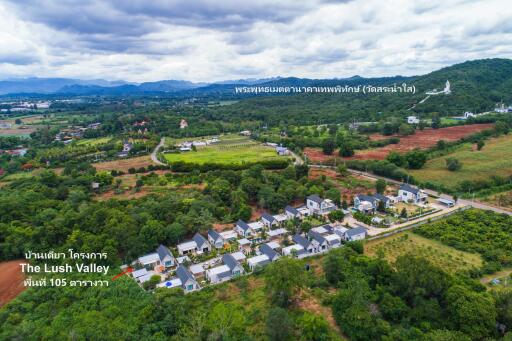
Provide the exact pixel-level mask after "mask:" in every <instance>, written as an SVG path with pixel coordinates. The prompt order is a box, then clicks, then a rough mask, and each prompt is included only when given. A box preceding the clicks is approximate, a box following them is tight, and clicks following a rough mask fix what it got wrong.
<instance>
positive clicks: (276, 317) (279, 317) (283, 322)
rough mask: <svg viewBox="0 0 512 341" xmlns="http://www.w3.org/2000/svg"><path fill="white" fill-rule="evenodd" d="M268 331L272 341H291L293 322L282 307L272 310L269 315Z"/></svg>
mask: <svg viewBox="0 0 512 341" xmlns="http://www.w3.org/2000/svg"><path fill="white" fill-rule="evenodd" d="M266 331H267V336H268V338H269V339H270V340H272V341H274V340H275V341H285V340H289V339H290V337H291V335H292V333H293V322H292V321H291V319H290V316H288V311H286V309H283V308H280V307H273V308H271V309H270V310H269V311H268V315H267V323H266Z"/></svg>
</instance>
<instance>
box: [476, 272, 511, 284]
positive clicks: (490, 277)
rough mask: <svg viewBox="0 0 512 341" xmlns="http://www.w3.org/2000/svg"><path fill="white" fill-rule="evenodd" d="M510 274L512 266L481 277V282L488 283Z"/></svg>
mask: <svg viewBox="0 0 512 341" xmlns="http://www.w3.org/2000/svg"><path fill="white" fill-rule="evenodd" d="M510 274H512V268H507V269H504V270H501V271H498V272H495V273H493V274H490V275H487V276H484V277H482V278H481V279H480V283H482V284H488V283H489V282H490V281H492V280H493V279H495V278H501V277H506V276H509V275H510Z"/></svg>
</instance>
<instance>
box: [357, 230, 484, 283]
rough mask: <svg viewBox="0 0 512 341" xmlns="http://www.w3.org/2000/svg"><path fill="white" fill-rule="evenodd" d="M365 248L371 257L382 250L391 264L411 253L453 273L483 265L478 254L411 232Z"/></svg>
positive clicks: (396, 235) (376, 240)
mask: <svg viewBox="0 0 512 341" xmlns="http://www.w3.org/2000/svg"><path fill="white" fill-rule="evenodd" d="M364 248H365V254H367V255H370V256H376V255H377V254H378V252H379V250H382V252H383V253H384V257H385V258H386V259H387V260H388V261H390V262H394V261H395V260H396V259H397V258H398V257H399V256H401V255H403V254H406V253H409V252H410V253H412V254H414V255H417V256H423V257H425V258H427V259H428V260H430V261H431V262H432V263H433V264H435V265H437V266H439V267H441V268H442V269H444V270H446V271H448V272H451V273H454V272H458V271H461V270H462V271H464V270H470V269H472V268H480V267H481V266H482V264H483V261H482V258H481V257H480V255H478V254H474V253H468V252H464V251H459V250H456V249H454V248H452V247H449V246H446V245H443V244H441V243H439V242H437V241H434V240H431V239H428V238H424V237H421V236H419V235H417V234H414V233H411V232H405V233H398V234H395V235H392V236H390V237H386V238H382V239H375V240H371V241H369V242H368V243H366V244H365V247H364Z"/></svg>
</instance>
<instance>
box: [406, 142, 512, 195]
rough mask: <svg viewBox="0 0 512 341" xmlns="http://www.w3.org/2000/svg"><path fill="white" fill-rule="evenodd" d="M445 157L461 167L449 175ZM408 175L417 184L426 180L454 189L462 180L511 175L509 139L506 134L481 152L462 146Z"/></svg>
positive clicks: (511, 153) (511, 157) (511, 164)
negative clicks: (460, 164) (415, 180)
mask: <svg viewBox="0 0 512 341" xmlns="http://www.w3.org/2000/svg"><path fill="white" fill-rule="evenodd" d="M446 158H455V159H458V160H459V162H461V163H462V168H461V169H460V170H458V171H456V172H450V171H448V169H447V168H446V161H445V159H446ZM411 174H412V175H413V176H414V177H415V178H416V179H418V180H420V181H429V182H433V183H437V184H441V185H444V186H446V187H447V188H454V186H455V185H456V184H457V183H458V182H460V181H464V180H469V181H479V180H487V179H489V178H490V177H492V176H493V175H499V176H503V177H506V176H510V175H512V136H510V135H505V136H502V137H499V138H495V139H491V140H489V141H487V142H486V144H485V146H484V147H483V149H482V150H480V151H477V150H475V148H474V146H473V145H471V144H463V145H461V146H460V147H459V148H458V149H457V150H456V151H455V152H453V153H450V154H448V155H444V156H442V157H438V158H434V159H431V160H428V161H427V163H426V164H425V166H424V167H423V168H422V169H419V170H411Z"/></svg>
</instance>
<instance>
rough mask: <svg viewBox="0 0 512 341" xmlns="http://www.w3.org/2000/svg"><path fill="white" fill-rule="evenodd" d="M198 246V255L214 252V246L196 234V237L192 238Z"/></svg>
mask: <svg viewBox="0 0 512 341" xmlns="http://www.w3.org/2000/svg"><path fill="white" fill-rule="evenodd" d="M192 239H193V240H194V241H195V242H196V245H197V251H196V252H197V253H198V254H202V253H205V252H210V251H211V250H212V246H211V245H210V243H209V242H208V241H207V240H206V239H205V238H204V237H203V236H202V235H200V234H199V233H196V234H195V235H194V237H193V238H192Z"/></svg>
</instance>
